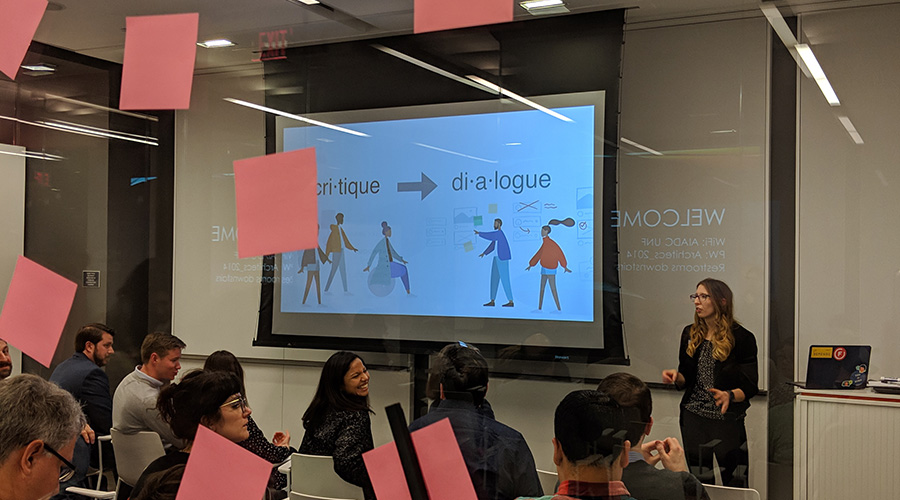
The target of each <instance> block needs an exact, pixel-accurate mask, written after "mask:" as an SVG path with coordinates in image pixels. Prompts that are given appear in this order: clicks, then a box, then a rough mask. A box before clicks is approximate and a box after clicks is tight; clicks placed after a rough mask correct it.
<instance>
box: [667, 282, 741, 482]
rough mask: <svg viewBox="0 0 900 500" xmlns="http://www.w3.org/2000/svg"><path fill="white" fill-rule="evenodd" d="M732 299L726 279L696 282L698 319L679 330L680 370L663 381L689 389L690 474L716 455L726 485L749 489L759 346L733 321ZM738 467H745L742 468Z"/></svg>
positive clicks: (684, 415) (685, 429)
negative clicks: (748, 422)
mask: <svg viewBox="0 0 900 500" xmlns="http://www.w3.org/2000/svg"><path fill="white" fill-rule="evenodd" d="M733 298H734V296H733V294H732V292H731V289H730V288H728V285H726V284H725V283H724V282H722V281H719V280H716V279H712V278H707V279H705V280H703V281H701V282H700V283H699V284H698V285H697V291H696V293H693V294H691V299H693V301H694V323H693V324H690V325H688V326H686V327H684V330H683V331H682V332H681V346H680V348H679V351H678V370H663V372H662V379H663V382H664V383H666V384H675V386H676V388H678V389H679V390H681V389H684V390H685V392H684V396H683V397H682V398H681V436H682V439H683V441H684V451H685V455H686V457H687V462H688V465H689V466H690V467H691V469H692V472H694V473H695V474H696V473H697V472H698V471H700V467H701V466H702V467H705V468H706V470H711V469H712V455H713V454H715V455H716V458H717V459H718V462H719V466H720V467H721V468H722V483H723V484H724V485H726V486H738V487H744V488H746V487H747V478H748V477H749V461H748V452H747V430H746V427H745V426H744V418H745V417H746V415H747V408H749V407H750V402H749V400H750V398H752V397H753V396H755V395H756V393H757V392H759V388H758V387H757V382H758V369H757V357H756V352H757V348H756V338H755V337H754V336H753V334H752V333H750V332H749V331H747V329H745V328H744V327H743V326H741V325H740V324H738V323H737V322H736V321H735V319H734V302H733ZM708 443H712V444H711V445H707V444H708ZM739 466H744V469H743V470H741V471H738V470H737V469H738V467H739ZM703 479H704V478H701V480H703ZM707 480H711V477H710V478H707ZM704 482H706V481H704Z"/></svg>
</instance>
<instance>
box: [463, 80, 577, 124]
mask: <svg viewBox="0 0 900 500" xmlns="http://www.w3.org/2000/svg"><path fill="white" fill-rule="evenodd" d="M466 78H468V79H470V80H472V81H474V82H476V83H480V84H481V85H484V86H485V87H487V88H489V89H491V90H493V91H494V92H497V93H499V94H501V95H504V96H506V97H509V98H510V99H513V100H516V101H519V102H521V103H522V104H524V105H526V106H531V107H532V108H534V109H536V110H538V111H542V112H544V113H547V114H548V115H550V116H552V117H554V118H558V119H560V120H562V121H564V122H574V120H572V119H571V118H569V117H568V116H565V115H562V114H559V113H557V112H556V111H553V110H552V109H548V108H545V107H544V106H541V105H540V104H538V103H536V102H534V101H532V100H530V99H526V98H524V97H522V96H520V95H519V94H516V93H515V92H512V91H510V90H506V89H505V88H503V87H499V86H497V85H494V84H493V83H491V82H489V81H487V80H485V79H483V78H479V77H477V76H475V75H466Z"/></svg>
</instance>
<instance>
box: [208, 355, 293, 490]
mask: <svg viewBox="0 0 900 500" xmlns="http://www.w3.org/2000/svg"><path fill="white" fill-rule="evenodd" d="M203 369H204V370H207V371H220V372H227V373H232V374H234V375H235V376H236V377H237V378H238V380H240V381H241V394H243V395H244V396H245V397H246V395H247V391H246V389H245V388H244V369H243V368H242V367H241V363H240V362H239V361H238V359H237V358H236V357H234V354H231V353H230V352H228V351H216V352H214V353H212V354H210V355H209V357H207V358H206V362H205V363H204V364H203ZM247 431H248V432H249V433H250V437H249V438H247V439H246V440H244V441H241V442H240V443H238V444H239V445H241V446H243V447H244V448H246V449H248V450H250V451H252V452H253V453H255V454H257V455H259V456H260V457H262V458H264V459H266V460H268V461H269V462H272V463H273V464H277V463H281V462H284V461H285V460H287V459H288V458H290V456H291V453H294V450H293V449H292V448H291V446H290V442H291V434H290V433H289V432H287V431H279V432H276V433H275V436H274V437H273V439H272V442H271V443H270V442H269V440H267V439H266V436H265V434H263V431H262V430H260V428H259V426H258V425H256V422H254V421H253V417H250V416H248V417H247ZM285 486H287V477H285V475H284V474H282V473H280V472H278V471H277V470H275V469H272V474H271V476H269V488H272V489H273V490H282V489H284V487H285Z"/></svg>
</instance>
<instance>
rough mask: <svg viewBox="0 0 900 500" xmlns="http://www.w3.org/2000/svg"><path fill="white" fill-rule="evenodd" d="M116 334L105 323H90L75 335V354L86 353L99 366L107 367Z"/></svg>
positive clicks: (112, 351)
mask: <svg viewBox="0 0 900 500" xmlns="http://www.w3.org/2000/svg"><path fill="white" fill-rule="evenodd" d="M115 335H116V332H115V330H113V329H112V328H110V327H108V326H106V325H104V324H103V323H90V324H87V325H84V326H82V327H81V329H80V330H78V333H76V334H75V352H81V353H84V355H85V356H87V357H88V359H89V360H91V361H93V362H94V363H96V364H97V366H106V364H107V363H109V357H110V356H112V355H113V353H115V351H114V350H113V337H115Z"/></svg>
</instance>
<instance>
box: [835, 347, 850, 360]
mask: <svg viewBox="0 0 900 500" xmlns="http://www.w3.org/2000/svg"><path fill="white" fill-rule="evenodd" d="M846 357H847V349H844V348H843V347H835V348H834V359H836V360H838V361H841V360H842V359H844V358H846Z"/></svg>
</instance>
